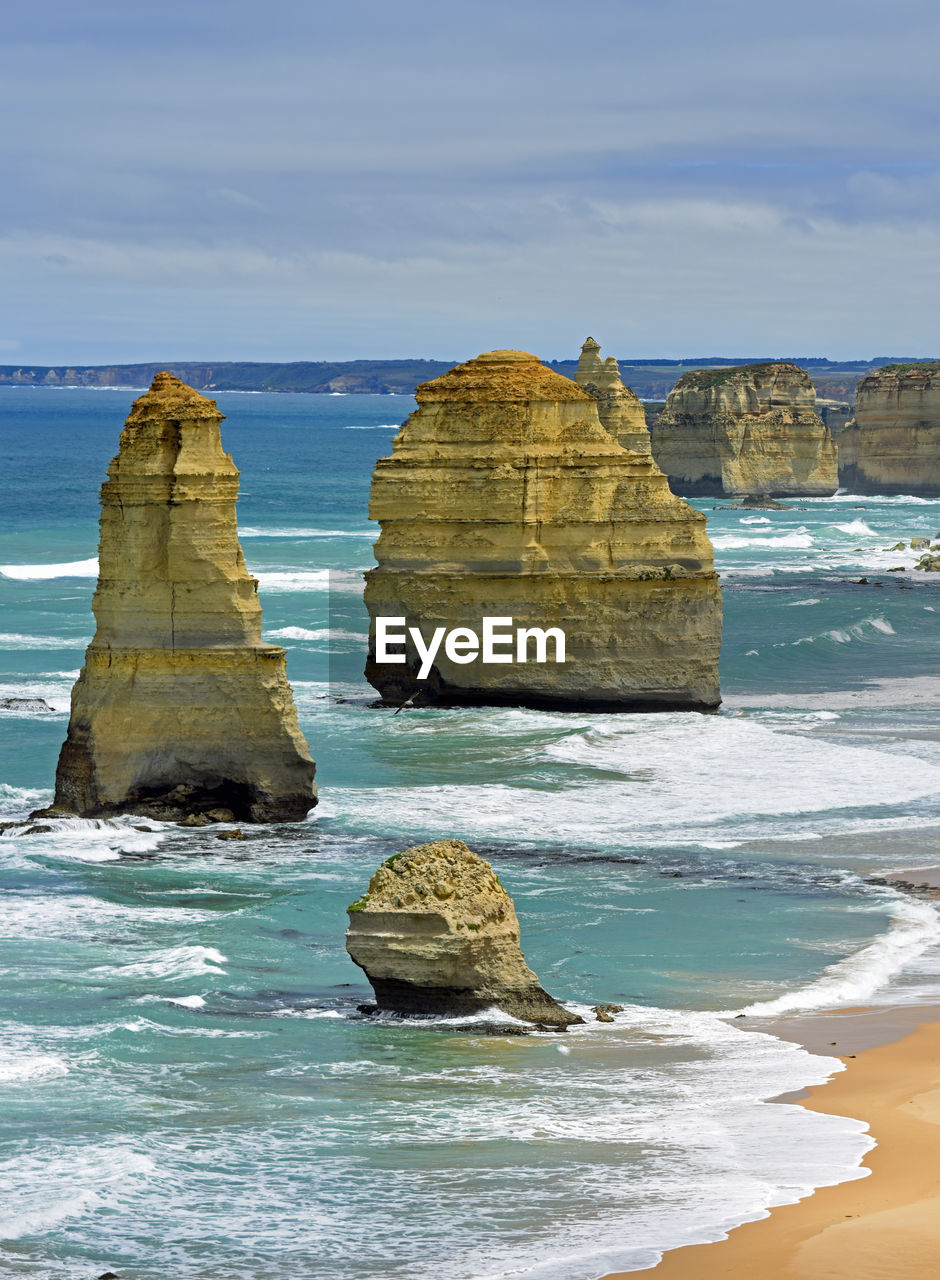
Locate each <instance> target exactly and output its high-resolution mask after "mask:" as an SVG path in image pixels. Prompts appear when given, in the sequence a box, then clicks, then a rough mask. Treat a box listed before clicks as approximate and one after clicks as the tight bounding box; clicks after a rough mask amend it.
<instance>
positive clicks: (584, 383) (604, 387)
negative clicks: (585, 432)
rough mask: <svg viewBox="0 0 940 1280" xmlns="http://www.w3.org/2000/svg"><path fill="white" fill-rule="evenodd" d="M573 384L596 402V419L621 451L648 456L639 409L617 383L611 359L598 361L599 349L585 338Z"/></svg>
mask: <svg viewBox="0 0 940 1280" xmlns="http://www.w3.org/2000/svg"><path fill="white" fill-rule="evenodd" d="M574 380H575V382H576V383H577V384H578V386H579V387H583V388H584V389H585V391H587V392H589V393H590V394H591V395H592V396H593V397H594V399H595V400H596V401H597V413H598V417H599V418H600V420H601V422H602V423H603V424H604V426H605V427H606V428H607V430H608V431H609V432H610V434H611V435H612V436H613V437H614V439H615V440H616V441H618V442H619V443H620V444H621V445H623V447H624V449H630V450H632V452H634V453H644V454H649V452H650V433H649V428H648V427H647V425H646V412H645V410H644V408H643V405H642V403H641V401H640V399H639V397H638V396H637V395H635V394H634V392H632V391H631V390H630V388H629V387H627V386H625V385H624V383H623V382H622V381H621V379H620V368H619V366H618V364H617V361H616V360H615V359H614V357H613V356H608V357H607V359H606V360H602V359H601V349H600V346H599V344H598V343H596V342H595V341H594V339H593V338H587V339H586V340H585V343H584V346H583V347H582V348H581V355H580V357H579V359H578V368H577V371H576V373H575V375H574Z"/></svg>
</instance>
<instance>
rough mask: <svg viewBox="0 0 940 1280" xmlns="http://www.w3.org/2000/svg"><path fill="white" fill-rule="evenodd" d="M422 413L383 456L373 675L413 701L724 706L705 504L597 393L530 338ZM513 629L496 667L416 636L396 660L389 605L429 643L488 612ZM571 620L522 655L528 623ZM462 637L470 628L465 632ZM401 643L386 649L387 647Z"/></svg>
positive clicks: (446, 380)
mask: <svg viewBox="0 0 940 1280" xmlns="http://www.w3.org/2000/svg"><path fill="white" fill-rule="evenodd" d="M417 400H418V406H419V407H418V409H417V410H416V412H415V413H413V414H412V415H411V417H410V418H409V419H408V420H407V422H405V424H404V425H403V427H402V428H401V430H400V431H399V433H398V435H397V436H396V437H395V439H394V442H393V453H392V455H391V457H387V458H382V459H380V460H379V462H378V464H377V466H376V469H375V472H374V474H373V478H372V500H371V507H370V514H371V516H372V518H373V519H375V520H378V521H379V522H380V524H381V527H382V532H381V536H380V537H379V539H378V542H377V543H376V547H375V555H376V559H377V560H378V567H377V568H375V569H372V570H370V571H369V572H368V573H367V575H366V592H365V600H366V604H367V606H368V609H369V613H370V617H371V623H372V625H371V635H370V652H369V658H368V663H367V666H366V676H367V678H368V679H369V681H370V682H371V683H372V685H373V686H374V687H375V688H376V689H378V690H379V692H380V694H381V695H382V698H383V700H384V701H385V702H386V703H389V704H395V705H401V704H403V703H404V702H405V701H406V700H408V699H413V701H414V702H415V703H416V704H422V703H423V704H427V703H434V702H438V703H451V704H452V703H460V702H471V703H472V702H476V703H504V704H507V703H508V704H514V705H525V706H555V707H569V708H588V707H604V708H612V709H620V710H627V709H640V710H646V709H653V708H664V707H670V708H674V707H683V708H700V709H704V708H712V707H714V706H716V705H717V704H718V703H719V701H720V693H719V685H718V650H719V645H720V637H721V595H720V590H719V586H718V579H717V576H716V574H715V571H714V565H713V557H712V548H711V543H710V542H709V540H708V537H707V534H706V532H705V517H704V516H703V515H702V514H701V513H700V512H698V511H695V510H694V509H693V508H692V507H690V506H689V505H688V504H687V503H685V502H682V501H681V500H680V499H678V498H676V497H675V496H674V495H673V494H672V493H671V492H670V489H669V486H668V484H667V482H666V478H665V476H664V475H663V474H662V472H661V471H660V470H659V468H658V467H657V466H656V464H655V463H654V461H653V459H652V457H651V456H650V455H648V454H641V453H638V452H628V451H627V450H625V449H623V448H622V446H621V445H619V444H618V443H617V441H616V440H614V439H613V437H612V436H611V434H610V433H609V432H608V431H607V430H606V429H605V428H604V426H603V425H602V423H601V420H600V418H599V416H598V403H597V401H596V400H595V399H594V397H593V396H591V395H590V394H589V393H588V392H587V391H585V390H583V389H582V388H581V387H579V386H577V385H576V384H575V383H574V382H572V381H570V380H569V379H568V378H565V377H563V376H562V375H560V374H557V373H555V372H553V371H552V370H550V369H547V368H546V367H545V366H544V365H542V364H540V363H539V361H538V359H537V358H536V357H535V356H533V355H530V354H528V353H527V352H523V351H492V352H489V353H487V354H485V355H481V356H478V357H477V358H476V359H475V360H470V361H468V362H467V363H466V364H461V365H457V366H456V367H455V368H454V369H451V370H450V371H449V372H448V373H446V374H444V375H443V376H442V377H440V378H437V379H435V380H434V381H433V382H426V383H424V384H423V385H422V386H420V387H419V388H418V391H417ZM487 617H490V618H496V619H499V620H500V621H501V622H505V623H507V624H509V623H510V622H511V624H512V626H514V627H515V628H516V646H517V647H516V648H515V650H513V651H509V652H507V650H506V649H503V651H502V654H501V656H499V657H497V658H495V660H493V661H490V662H488V663H487V662H484V661H482V657H481V656H477V657H469V658H468V656H467V653H466V652H464V653H458V649H457V647H456V646H450V645H448V646H447V647H446V649H445V648H444V647H442V648H439V649H438V651H437V654H436V656H435V658H434V661H433V663H432V664H431V665H430V669H429V670H426V672H425V675H424V677H423V678H419V676H420V675H421V672H422V669H423V664H422V661H421V658H420V656H419V651H418V650H417V649H416V645H415V642H414V641H413V640H412V639H411V638H409V639H408V640H407V641H406V642H405V644H404V652H403V654H402V656H401V657H400V659H399V661H397V662H393V661H385V660H380V659H382V658H383V653H382V650H381V647H380V646H379V645H378V644H377V629H378V627H379V625H380V624H379V622H378V621H377V620H379V619H381V618H397V619H400V620H404V622H405V623H406V624H407V626H408V628H410V629H414V630H415V631H417V632H419V633H420V634H421V636H422V637H423V641H422V642H423V643H424V642H426V641H428V640H429V639H430V637H431V636H432V635H433V634H435V633H436V632H438V631H439V632H440V634H441V635H444V634H445V633H447V632H450V631H452V630H456V629H458V628H460V629H465V631H469V632H470V633H471V634H473V633H476V634H479V631H480V627H481V620H482V619H484V618H487ZM520 628H521V629H523V630H529V629H537V628H541V629H542V630H543V631H547V630H548V629H551V628H558V629H561V630H563V632H564V639H565V660H564V662H558V661H555V660H553V657H554V658H557V656H558V648H557V644H556V645H555V647H554V650H553V649H552V647H551V640H550V639H549V640H546V642H545V644H544V646H543V649H544V655H543V660H533V659H534V658H538V657H539V656H540V655H539V646H538V642H537V641H533V642H532V643H528V642H527V644H526V647H525V649H524V650H523V652H524V655H525V656H526V659H527V660H525V661H519V660H518V658H519V652H520V649H519V647H518V645H519V641H518V631H519V629H520ZM459 634H463V633H461V632H458V635H459ZM385 654H386V656H387V654H388V650H387V649H386V650H385Z"/></svg>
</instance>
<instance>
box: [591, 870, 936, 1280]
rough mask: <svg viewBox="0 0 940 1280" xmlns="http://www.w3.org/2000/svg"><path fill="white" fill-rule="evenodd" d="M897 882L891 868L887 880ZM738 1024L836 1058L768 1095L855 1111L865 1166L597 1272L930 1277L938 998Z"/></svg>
mask: <svg viewBox="0 0 940 1280" xmlns="http://www.w3.org/2000/svg"><path fill="white" fill-rule="evenodd" d="M901 875H906V873H901ZM916 876H917V884H918V888H921V886H922V887H923V889H934V888H935V887H936V883H935V882H937V881H938V879H940V869H932V872H931V873H930V874H928V873H927V872H926V871H924V870H919V871H918V872H917V873H916ZM899 880H900V876H899V877H898V878H897V879H896V878H895V877H892V883H893V884H898V883H899ZM925 881H926V883H925ZM737 1025H738V1026H739V1027H740V1029H741V1030H742V1031H743V1032H764V1033H770V1034H773V1035H775V1036H777V1037H779V1038H780V1039H784V1040H790V1041H793V1042H794V1043H797V1044H800V1045H802V1046H803V1047H804V1048H805V1049H807V1050H808V1051H809V1052H811V1053H814V1054H821V1055H825V1056H828V1057H837V1058H838V1059H839V1060H840V1061H841V1062H842V1063H843V1065H844V1067H845V1070H844V1071H840V1072H837V1073H836V1074H835V1075H833V1077H832V1078H831V1079H830V1080H829V1081H827V1082H826V1083H825V1084H822V1085H818V1086H815V1087H813V1088H811V1089H803V1090H800V1091H798V1092H796V1093H788V1094H784V1095H782V1096H781V1097H778V1098H774V1099H772V1102H774V1103H790V1104H797V1105H800V1106H803V1107H806V1108H807V1109H809V1110H812V1111H818V1112H821V1113H824V1114H829V1115H843V1116H850V1117H852V1118H855V1119H859V1120H862V1121H864V1122H865V1123H866V1124H867V1125H868V1126H869V1131H870V1133H871V1136H872V1138H874V1140H875V1142H876V1146H874V1147H873V1148H872V1150H871V1151H869V1152H868V1153H867V1154H866V1156H865V1157H864V1158H863V1160H862V1162H861V1167H862V1168H863V1169H866V1170H868V1173H867V1175H865V1174H863V1175H862V1176H861V1177H855V1178H849V1179H848V1180H847V1181H843V1182H839V1183H837V1184H835V1185H832V1186H824V1187H818V1188H816V1189H815V1190H814V1191H812V1192H810V1193H809V1194H808V1195H806V1196H804V1197H803V1198H802V1199H801V1200H799V1201H797V1202H795V1203H791V1204H784V1205H779V1206H777V1207H775V1208H773V1209H771V1210H770V1211H769V1212H767V1213H766V1214H764V1215H763V1216H761V1217H760V1218H758V1219H753V1220H751V1221H749V1222H745V1223H743V1224H742V1225H740V1226H738V1227H735V1228H733V1229H732V1230H731V1231H730V1232H729V1233H728V1234H727V1235H724V1236H723V1237H722V1238H721V1239H720V1240H717V1241H714V1242H709V1243H705V1244H695V1245H687V1246H684V1247H682V1248H677V1249H672V1250H668V1251H667V1252H666V1253H665V1254H664V1255H663V1257H662V1259H661V1261H660V1262H659V1263H658V1264H657V1265H656V1266H654V1267H651V1268H645V1269H643V1270H641V1271H630V1272H613V1273H609V1274H607V1275H605V1276H604V1278H603V1280H628V1277H630V1278H632V1277H635V1276H645V1275H649V1276H650V1277H652V1278H654V1280H754V1277H760V1280H919V1278H920V1277H928V1276H932V1275H934V1274H935V1273H936V1271H937V1270H938V1265H940V1261H938V1260H940V1004H907V1005H904V1004H895V1005H885V1006H865V1007H860V1008H846V1009H828V1010H824V1011H819V1012H813V1013H806V1014H799V1015H795V1016H790V1017H785V1018H776V1019H769V1018H747V1019H741V1020H740V1022H738V1023H737Z"/></svg>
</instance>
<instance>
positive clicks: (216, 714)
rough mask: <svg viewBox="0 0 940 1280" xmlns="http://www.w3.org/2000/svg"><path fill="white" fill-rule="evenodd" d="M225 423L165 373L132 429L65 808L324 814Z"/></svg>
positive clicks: (111, 523) (104, 500) (120, 471)
mask: <svg viewBox="0 0 940 1280" xmlns="http://www.w3.org/2000/svg"><path fill="white" fill-rule="evenodd" d="M222 417H223V415H222V414H221V413H219V411H218V409H217V408H216V406H215V401H213V400H207V399H206V398H205V397H203V396H201V395H199V394H198V392H196V391H193V390H192V388H190V387H187V386H185V385H184V384H183V383H182V382H180V381H179V380H178V379H177V378H174V377H172V376H171V375H170V374H168V373H162V374H158V376H157V377H156V378H155V379H154V383H153V386H152V387H151V389H150V391H148V392H147V394H146V395H144V396H142V397H141V398H140V399H139V400H137V401H135V403H134V407H133V409H132V410H131V413H130V416H129V417H128V419H127V422H126V424H125V427H124V430H123V432H122V433H121V444H120V452H119V453H118V455H117V457H115V458H114V459H113V460H112V462H111V465H110V468H109V470H108V479H107V480H106V481H105V483H104V485H103V486H102V490H101V506H102V511H101V539H100V551H99V578H98V589H97V591H96V593H95V598H94V605H93V607H94V612H95V617H96V619H97V623H98V627H97V631H96V633H95V638H94V639H93V640H92V642H91V644H90V645H89V646H88V650H87V652H86V655H85V665H84V667H83V669H82V672H81V675H80V676H79V678H78V681H77V683H76V685H75V687H74V689H73V691H72V714H71V719H70V721H69V729H68V737H67V740H66V742H65V745H64V746H63V748H62V752H61V755H60V757H59V767H58V771H57V773H56V793H55V801H54V808H55V809H57V810H62V811H66V812H69V813H78V814H83V815H86V816H90V815H97V814H108V813H118V812H133V813H145V814H149V815H151V816H154V817H160V818H174V817H179V816H181V815H182V814H191V813H200V812H206V811H208V810H211V809H213V808H218V809H228V810H230V811H231V813H232V814H233V815H234V816H235V817H236V818H237V819H238V820H239V821H243V822H244V821H249V822H250V821H254V822H280V821H291V820H297V819H301V818H303V817H304V816H305V814H306V813H307V811H308V810H309V809H310V808H311V807H312V806H313V805H314V804H316V790H315V788H314V785H313V775H314V765H313V761H312V760H311V758H310V752H309V749H308V747H307V744H306V742H305V741H304V738H303V736H302V734H301V732H300V728H299V726H298V723H297V712H296V710H295V708H294V703H293V698H292V695H291V690H290V686H289V685H288V683H287V677H286V672H285V654H284V650H283V649H281V648H279V647H278V646H277V645H270V644H265V643H263V642H262V640H261V606H260V604H259V602H258V592H257V582H256V580H255V579H254V578H252V577H251V575H250V574H249V573H248V571H247V569H246V568H245V561H244V557H243V556H242V550H241V547H240V545H239V542H238V533H237V527H236V521H235V499H236V497H237V494H238V471H237V470H236V468H235V465H234V463H233V462H232V459H231V458H230V457H229V455H228V454H227V453H225V452H224V451H223V449H222V444H221V439H220V434H219V423H220V422H221V421H222Z"/></svg>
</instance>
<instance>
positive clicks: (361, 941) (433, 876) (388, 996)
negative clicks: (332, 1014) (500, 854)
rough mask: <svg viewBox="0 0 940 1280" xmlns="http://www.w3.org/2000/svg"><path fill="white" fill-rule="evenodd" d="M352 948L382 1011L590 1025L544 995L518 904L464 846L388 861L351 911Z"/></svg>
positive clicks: (417, 851) (441, 844)
mask: <svg viewBox="0 0 940 1280" xmlns="http://www.w3.org/2000/svg"><path fill="white" fill-rule="evenodd" d="M346 950H347V951H348V952H349V954H350V956H351V957H352V959H353V960H354V962H355V963H356V964H357V965H359V967H360V968H361V969H363V970H364V971H365V974H366V977H367V978H368V979H369V982H370V983H371V984H372V988H373V990H374V991H375V998H376V1002H377V1005H378V1008H379V1009H387V1010H390V1011H392V1012H394V1013H399V1014H405V1015H411V1016H414V1015H421V1014H424V1015H428V1014H437V1015H443V1016H462V1015H466V1014H473V1013H479V1012H480V1011H482V1010H484V1009H492V1008H494V1007H495V1008H497V1009H501V1010H502V1011H503V1012H504V1013H508V1014H509V1015H510V1016H511V1017H513V1018H521V1019H522V1020H523V1021H525V1022H533V1023H537V1024H539V1025H542V1026H550V1027H554V1028H558V1029H561V1030H563V1029H564V1028H565V1027H568V1026H571V1024H572V1023H576V1022H583V1018H580V1017H579V1016H578V1015H577V1014H575V1013H569V1012H568V1010H567V1009H564V1008H562V1006H561V1005H560V1004H559V1003H558V1002H557V1001H556V1000H554V999H553V998H552V997H551V996H550V995H549V994H548V992H547V991H545V990H544V989H543V988H542V986H541V985H540V983H539V980H538V978H537V977H536V976H535V974H534V973H533V972H532V970H531V969H530V968H529V966H528V965H527V964H526V962H525V958H524V957H523V954H522V951H521V949H520V946H519V921H518V919H517V917H516V911H515V908H514V907H513V904H512V899H511V898H510V897H509V895H508V893H507V892H506V890H505V889H504V888H503V886H502V885H501V884H500V882H499V878H498V877H497V875H496V873H495V872H494V871H493V868H492V867H491V866H490V864H489V863H488V862H486V861H485V860H484V859H483V858H480V857H478V856H477V854H475V853H473V852H472V851H471V850H470V849H468V848H467V846H466V845H465V844H464V843H463V842H462V841H461V840H439V841H435V842H434V843H433V844H422V845H415V846H414V847H413V848H410V849H405V850H404V852H403V853H397V854H395V855H394V856H393V857H391V858H389V859H388V861H387V862H385V863H383V864H382V866H381V867H379V869H378V871H376V873H375V875H374V876H373V877H372V879H371V880H370V881H369V888H368V890H367V891H366V892H365V893H364V894H363V895H362V897H361V898H359V899H358V901H356V902H354V903H353V904H352V905H351V906H350V907H349V929H348V930H347V932H346Z"/></svg>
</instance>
